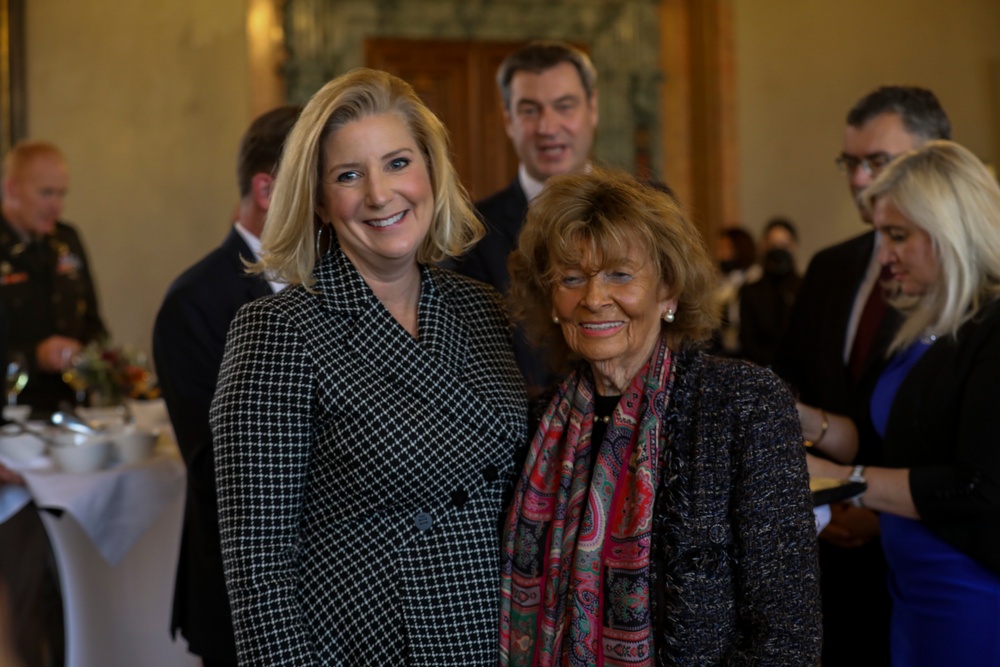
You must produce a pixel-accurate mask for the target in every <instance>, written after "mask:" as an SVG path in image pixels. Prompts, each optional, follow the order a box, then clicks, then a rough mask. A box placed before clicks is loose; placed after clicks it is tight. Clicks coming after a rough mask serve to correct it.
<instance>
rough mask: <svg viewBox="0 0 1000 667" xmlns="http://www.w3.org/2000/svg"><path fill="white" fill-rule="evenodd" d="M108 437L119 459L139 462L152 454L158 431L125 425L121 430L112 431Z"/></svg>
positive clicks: (127, 461)
mask: <svg viewBox="0 0 1000 667" xmlns="http://www.w3.org/2000/svg"><path fill="white" fill-rule="evenodd" d="M110 437H111V444H112V445H113V446H114V448H115V451H116V452H117V453H118V460H119V461H121V462H122V463H139V462H141V461H145V460H146V459H148V458H149V457H150V456H151V455H152V454H153V447H154V446H155V445H156V441H157V439H158V438H159V437H160V433H159V431H155V430H152V429H147V428H142V427H140V426H125V427H124V428H122V429H121V430H117V431H112V432H111V434H110Z"/></svg>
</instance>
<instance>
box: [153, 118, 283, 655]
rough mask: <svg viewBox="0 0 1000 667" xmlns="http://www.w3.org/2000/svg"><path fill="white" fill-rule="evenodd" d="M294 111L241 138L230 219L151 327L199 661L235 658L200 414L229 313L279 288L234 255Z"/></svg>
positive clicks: (253, 241) (186, 614)
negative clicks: (169, 430) (176, 477)
mask: <svg viewBox="0 0 1000 667" xmlns="http://www.w3.org/2000/svg"><path fill="white" fill-rule="evenodd" d="M299 111H300V109H299V108H298V107H281V108H278V109H275V110H273V111H270V112H268V113H266V114H264V115H262V116H260V117H259V118H257V119H256V120H255V121H254V122H253V123H252V124H251V125H250V128H249V129H248V130H247V132H246V134H244V135H243V139H242V141H241V142H240V151H239V159H238V163H237V176H238V180H239V187H240V197H241V199H240V205H239V219H238V221H237V222H236V223H235V224H234V225H233V228H232V229H230V231H229V234H228V235H227V236H226V239H225V240H224V241H223V242H222V245H221V246H219V247H218V248H216V249H215V250H213V251H212V252H211V253H209V254H208V255H207V256H206V257H204V258H203V259H202V260H201V261H199V262H198V263H197V264H195V265H194V266H192V267H191V268H189V269H188V270H187V271H185V272H184V273H182V274H181V275H180V277H178V278H177V280H175V281H174V283H173V284H172V285H171V286H170V289H169V290H168V291H167V295H166V297H165V298H164V300H163V304H162V305H161V306H160V312H159V313H158V314H157V317H156V324H155V325H154V329H153V356H154V359H155V362H156V370H157V374H158V375H159V378H160V386H161V388H162V391H163V398H164V400H165V401H166V404H167V410H168V412H169V413H170V421H171V423H172V424H173V427H174V433H175V434H176V436H177V444H178V445H179V446H180V449H181V453H182V454H183V456H184V463H185V465H186V466H187V471H188V485H187V502H186V506H185V512H184V531H183V535H182V539H181V554H180V561H179V563H178V566H177V584H176V589H175V592H174V612H173V624H172V629H173V630H174V631H176V630H177V628H180V630H181V633H182V634H183V635H184V637H185V639H187V642H188V648H189V650H190V651H191V652H192V653H194V654H196V655H199V656H201V657H202V659H203V661H204V664H205V665H206V667H208V666H211V665H235V664H236V644H235V641H234V639H233V624H232V616H231V613H230V608H229V598H228V595H227V593H226V585H225V579H224V577H223V572H222V555H221V548H220V546H219V522H218V508H217V500H216V488H215V464H214V458H213V455H212V431H211V428H210V427H209V423H208V411H209V407H210V405H211V402H212V395H213V394H214V393H215V384H216V380H217V378H218V375H219V367H220V366H221V364H222V353H223V349H224V347H225V342H226V334H227V332H228V331H229V324H230V322H231V321H232V319H233V317H234V316H235V315H236V311H237V310H239V308H240V306H242V305H243V304H245V303H247V302H249V301H251V300H252V299H256V298H257V297H260V296H265V295H267V294H271V293H273V292H274V291H275V290H276V289H278V288H280V286H279V285H269V284H268V283H267V282H266V281H265V280H263V279H262V278H260V277H258V276H249V275H247V274H246V267H245V265H244V263H243V262H244V261H254V260H256V259H257V254H258V252H259V249H260V240H259V237H260V234H261V231H262V230H263V227H264V217H265V214H266V213H267V209H268V205H269V203H270V198H271V188H272V187H273V185H274V172H275V168H276V167H277V164H278V160H279V158H280V156H281V149H282V146H283V145H284V142H285V138H286V136H287V135H288V132H289V131H290V130H291V128H292V126H293V125H294V124H295V121H296V119H297V118H298V115H299Z"/></svg>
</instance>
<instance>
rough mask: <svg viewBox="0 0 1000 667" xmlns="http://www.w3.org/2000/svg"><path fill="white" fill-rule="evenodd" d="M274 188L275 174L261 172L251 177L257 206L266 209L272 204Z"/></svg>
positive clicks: (252, 191)
mask: <svg viewBox="0 0 1000 667" xmlns="http://www.w3.org/2000/svg"><path fill="white" fill-rule="evenodd" d="M273 190H274V176H271V174H265V173H264V172H259V173H256V174H254V175H253V178H251V179H250V192H251V193H252V194H253V203H254V204H255V205H256V206H257V208H259V209H261V210H263V211H266V210H267V209H268V207H269V206H270V205H271V192H272V191H273Z"/></svg>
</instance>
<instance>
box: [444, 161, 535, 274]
mask: <svg viewBox="0 0 1000 667" xmlns="http://www.w3.org/2000/svg"><path fill="white" fill-rule="evenodd" d="M476 212H477V213H479V217H480V218H481V219H482V220H483V224H485V225H486V236H484V237H483V238H482V240H481V241H479V243H477V244H476V245H475V247H473V248H472V249H471V250H469V252H467V253H466V254H465V255H463V256H462V257H461V258H460V259H459V260H457V262H456V263H455V267H454V268H455V270H457V271H458V272H459V273H462V274H464V275H467V276H469V277H470V278H475V279H476V280H481V281H483V282H484V283H486V284H488V285H493V286H494V287H496V288H497V290H498V291H499V292H500V293H501V294H506V293H507V292H508V291H509V290H510V273H508V272H507V257H509V256H510V253H511V252H513V250H514V248H515V247H517V235H518V234H519V233H520V232H521V226H522V225H523V224H524V216H525V215H526V214H527V212H528V198H527V196H526V195H525V194H524V190H522V189H521V182H520V181H519V180H518V179H517V177H515V178H514V180H513V181H511V183H510V185H508V186H507V187H506V188H504V189H503V190H500V191H498V192H495V193H493V194H492V195H490V196H489V197H487V198H486V199H483V200H482V201H479V202H476Z"/></svg>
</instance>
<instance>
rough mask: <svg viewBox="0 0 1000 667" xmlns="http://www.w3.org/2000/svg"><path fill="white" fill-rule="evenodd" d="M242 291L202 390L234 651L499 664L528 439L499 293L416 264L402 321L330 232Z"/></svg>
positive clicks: (295, 661)
mask: <svg viewBox="0 0 1000 667" xmlns="http://www.w3.org/2000/svg"><path fill="white" fill-rule="evenodd" d="M314 276H315V278H316V284H315V285H314V288H313V290H311V291H309V290H306V289H305V288H303V287H301V286H298V285H295V286H292V287H289V288H288V289H286V290H284V291H283V292H281V293H280V294H276V295H274V296H269V297H265V298H263V299H258V300H256V301H254V302H252V303H249V304H247V305H246V306H244V307H243V308H242V309H240V312H239V314H238V315H237V317H236V319H235V320H234V321H233V325H232V327H231V329H230V331H229V338H228V341H227V345H226V353H225V357H224V360H223V364H222V369H221V371H220V373H219V387H218V391H217V392H216V395H215V399H214V400H213V402H212V427H213V434H214V436H215V441H214V444H215V455H216V463H217V470H218V482H219V523H220V526H221V528H222V547H223V560H224V563H225V569H226V582H227V584H228V588H229V593H230V600H231V601H232V605H233V622H234V624H235V626H236V636H237V645H238V649H239V655H240V660H241V664H244V663H245V664H247V665H251V664H252V665H263V664H268V665H314V664H315V665H341V664H344V665H380V666H381V665H404V664H405V665H435V666H439V667H447V666H448V665H454V666H455V667H458V666H461V667H473V666H477V665H484V666H485V665H496V663H497V660H498V658H497V649H498V642H497V627H498V624H499V616H498V612H499V586H498V585H497V581H498V572H499V569H498V568H499V564H498V555H499V549H500V545H499V540H498V537H497V533H496V520H497V516H498V515H499V513H500V504H501V498H502V495H503V490H504V487H505V480H509V479H511V478H512V477H513V474H514V470H513V468H514V462H513V453H514V451H515V449H516V448H517V447H518V446H519V445H521V444H522V443H523V442H524V440H525V439H526V414H525V413H526V403H525V397H524V384H523V382H522V381H521V377H520V375H519V374H518V372H517V367H516V365H515V363H514V358H513V355H512V354H511V349H510V335H509V328H508V326H507V318H506V314H505V313H504V310H503V308H502V307H501V303H500V296H499V294H497V293H496V291H495V290H493V289H492V288H489V287H487V286H486V285H484V284H482V283H480V282H477V281H473V280H469V279H468V278H465V277H463V276H459V275H457V274H455V273H453V272H451V271H445V270H441V269H438V268H437V267H427V266H425V267H422V268H421V278H420V280H421V283H420V301H419V304H418V318H419V323H420V337H419V339H415V338H413V337H412V336H410V335H409V334H408V333H407V332H406V330H405V329H403V327H401V326H400V325H399V323H398V322H397V321H396V320H395V319H394V318H393V316H392V315H391V314H390V313H389V311H388V310H387V309H386V308H385V306H383V305H382V303H381V302H380V301H379V300H378V299H377V298H376V297H375V295H374V294H373V293H372V291H371V289H370V288H369V287H368V285H367V283H365V281H364V279H363V278H362V277H361V275H360V274H359V273H358V272H357V270H356V269H355V268H354V266H353V264H351V262H350V260H348V258H347V256H346V255H345V254H344V253H343V251H341V249H340V248H339V246H337V245H336V244H334V247H332V248H331V249H330V251H329V252H328V253H327V254H326V256H324V257H323V258H322V259H321V260H320V262H319V263H318V264H317V265H316V268H315V270H314Z"/></svg>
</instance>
